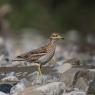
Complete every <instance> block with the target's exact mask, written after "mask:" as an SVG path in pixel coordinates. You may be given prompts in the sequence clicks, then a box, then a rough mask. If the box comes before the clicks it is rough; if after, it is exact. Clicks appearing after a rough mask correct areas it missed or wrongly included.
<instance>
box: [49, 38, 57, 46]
mask: <svg viewBox="0 0 95 95" xmlns="http://www.w3.org/2000/svg"><path fill="white" fill-rule="evenodd" d="M56 42H57V40H54V39H49V43H48V45H56Z"/></svg>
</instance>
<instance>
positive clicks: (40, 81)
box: [28, 71, 58, 85]
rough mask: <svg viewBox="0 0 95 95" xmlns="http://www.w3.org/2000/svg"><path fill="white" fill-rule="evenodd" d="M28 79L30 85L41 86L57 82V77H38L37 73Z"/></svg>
mask: <svg viewBox="0 0 95 95" xmlns="http://www.w3.org/2000/svg"><path fill="white" fill-rule="evenodd" d="M28 78H29V79H30V81H31V82H32V85H43V84H46V83H50V82H54V81H57V80H58V78H57V77H55V76H51V75H42V76H39V74H38V72H37V71H36V72H34V73H32V74H30V75H28Z"/></svg>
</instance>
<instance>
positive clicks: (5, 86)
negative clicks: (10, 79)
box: [0, 84, 13, 95]
mask: <svg viewBox="0 0 95 95" xmlns="http://www.w3.org/2000/svg"><path fill="white" fill-rule="evenodd" d="M12 87H13V86H12V85H10V84H0V91H2V92H4V93H10V90H11V88H12ZM0 95H2V94H0ZM4 95H5V94H4Z"/></svg>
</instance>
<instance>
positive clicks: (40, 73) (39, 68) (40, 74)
mask: <svg viewBox="0 0 95 95" xmlns="http://www.w3.org/2000/svg"><path fill="white" fill-rule="evenodd" d="M38 72H39V76H42V72H41V65H40V64H39V65H38Z"/></svg>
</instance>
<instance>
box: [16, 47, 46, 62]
mask: <svg viewBox="0 0 95 95" xmlns="http://www.w3.org/2000/svg"><path fill="white" fill-rule="evenodd" d="M46 53H47V49H46V48H45V47H41V48H38V49H34V50H32V51H30V52H27V53H24V54H21V55H19V56H17V57H16V58H21V59H25V60H27V61H36V60H37V59H39V58H40V57H41V56H44V55H45V54H46Z"/></svg>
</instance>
